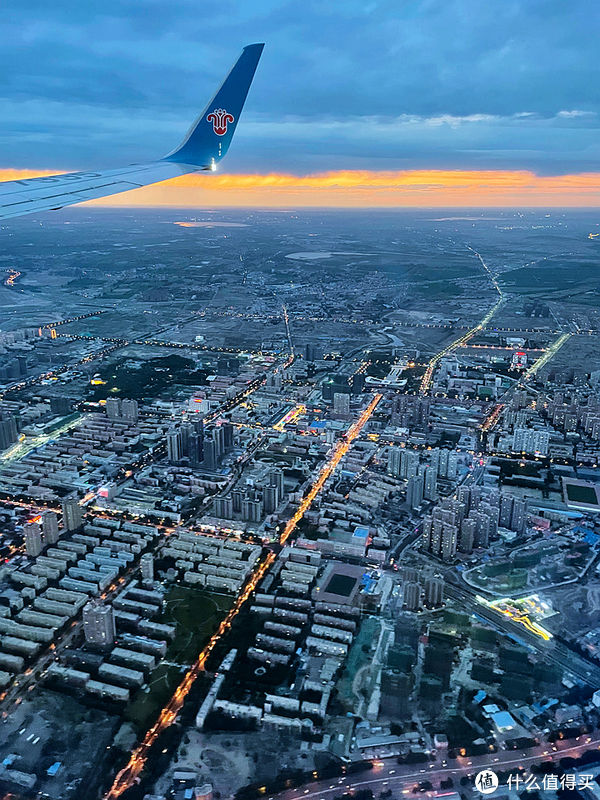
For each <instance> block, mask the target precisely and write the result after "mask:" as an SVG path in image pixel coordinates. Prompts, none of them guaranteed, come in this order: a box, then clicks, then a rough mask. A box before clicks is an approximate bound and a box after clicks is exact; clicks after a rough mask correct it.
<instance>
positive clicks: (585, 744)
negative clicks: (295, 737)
mask: <svg viewBox="0 0 600 800" xmlns="http://www.w3.org/2000/svg"><path fill="white" fill-rule="evenodd" d="M580 738H581V740H582V741H581V743H580V744H572V742H573V740H566V739H565V740H562V741H558V742H556V744H555V745H551V744H541V745H537V746H536V747H534V748H531V749H530V750H526V751H520V752H515V751H514V750H508V751H506V750H499V751H498V752H497V753H493V754H485V755H481V756H472V757H469V758H457V759H456V760H455V761H454V763H453V765H452V766H450V765H448V766H445V767H444V766H442V765H438V764H435V763H431V764H429V765H428V764H424V765H423V766H422V767H421V768H419V769H417V768H416V767H415V765H414V764H410V765H407V764H398V763H397V762H396V758H386V759H381V760H376V761H374V762H373V763H374V767H373V769H370V770H365V771H364V772H358V773H354V774H350V775H344V776H343V777H341V778H327V779H325V780H320V781H319V780H317V781H313V782H311V783H308V784H305V785H304V786H302V787H298V788H295V789H288V790H286V791H285V792H281V793H280V794H278V795H271V796H270V797H269V798H268V800H274V798H278V800H312V799H313V798H319V800H321V799H323V800H330V799H331V798H334V797H337V796H339V795H340V794H342V793H343V792H344V791H352V792H354V791H356V790H357V789H371V790H372V791H373V794H374V795H375V796H377V794H379V792H381V791H382V790H388V789H389V790H391V791H392V792H396V793H397V794H409V793H411V792H412V790H413V788H414V786H415V784H418V783H420V782H422V781H429V782H430V783H431V784H432V785H433V786H434V790H436V789H438V788H439V782H440V781H442V780H446V779H448V778H452V780H453V782H454V787H453V788H452V790H451V791H458V789H459V788H460V787H459V785H458V784H459V782H460V779H461V778H463V777H465V776H468V775H474V774H476V773H477V772H478V771H479V770H480V769H483V768H484V767H488V768H491V769H493V770H495V771H496V772H514V773H516V772H517V771H518V770H519V768H522V769H523V770H525V771H527V767H531V765H532V764H539V763H541V762H543V761H554V760H558V759H561V758H565V757H566V756H570V757H571V758H577V757H579V756H581V755H583V753H585V752H586V751H587V750H593V749H595V748H598V747H599V746H600V738H599V737H598V734H597V733H596V734H594V735H593V736H581V737H580ZM434 794H435V791H429V792H428V793H427V795H428V796H432V795H434Z"/></svg>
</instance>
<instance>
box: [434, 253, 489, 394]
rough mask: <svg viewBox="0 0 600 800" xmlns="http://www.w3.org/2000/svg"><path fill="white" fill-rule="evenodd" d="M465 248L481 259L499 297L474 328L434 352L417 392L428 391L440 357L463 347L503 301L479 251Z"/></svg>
mask: <svg viewBox="0 0 600 800" xmlns="http://www.w3.org/2000/svg"><path fill="white" fill-rule="evenodd" d="M467 249H468V250H470V251H471V252H472V253H474V254H475V255H476V256H477V258H478V259H479V260H480V261H481V266H482V267H483V268H484V270H485V271H486V272H487V274H488V276H489V278H490V280H491V282H492V284H493V286H494V289H495V290H496V291H497V292H498V295H499V297H498V300H497V302H496V303H494V305H493V306H492V307H491V308H490V310H489V311H488V312H487V314H486V315H485V316H484V318H483V319H482V320H481V322H479V324H478V325H475V327H474V328H470V329H469V330H468V331H467V332H466V333H464V334H463V335H462V336H460V337H459V338H458V339H456V340H455V341H454V342H451V343H450V344H449V345H448V346H447V347H445V348H444V349H443V350H440V352H439V353H436V355H434V356H433V358H432V359H431V361H430V362H429V364H428V366H427V369H426V370H425V373H424V375H423V377H422V378H421V386H420V387H419V392H420V393H421V394H426V393H427V392H428V391H429V388H430V387H431V381H432V378H433V373H434V371H435V368H436V366H437V365H438V364H439V362H440V361H441V359H442V358H443V357H444V356H446V355H448V354H449V353H452V352H453V351H454V350H456V349H457V348H459V347H464V346H465V345H466V344H467V342H468V341H470V340H471V339H472V338H473V337H474V336H475V335H476V334H478V333H479V332H480V331H481V330H483V328H485V326H486V325H487V324H488V322H489V321H490V320H491V319H492V317H493V316H494V314H495V313H496V311H497V310H498V309H499V308H500V306H501V305H502V304H503V303H504V295H503V294H502V289H501V288H500V284H499V283H498V281H497V280H496V278H495V277H494V275H493V273H492V271H491V270H490V268H489V267H488V265H487V264H486V263H485V261H484V260H483V258H482V257H481V256H480V255H479V253H478V252H477V251H476V250H473V248H472V247H468V248H467Z"/></svg>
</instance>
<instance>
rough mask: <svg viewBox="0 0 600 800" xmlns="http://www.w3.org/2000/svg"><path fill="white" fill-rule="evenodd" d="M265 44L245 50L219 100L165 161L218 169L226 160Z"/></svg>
mask: <svg viewBox="0 0 600 800" xmlns="http://www.w3.org/2000/svg"><path fill="white" fill-rule="evenodd" d="M263 47H264V44H249V45H247V46H246V47H244V49H243V50H242V54H241V56H240V57H239V58H238V60H237V61H236V62H235V64H234V65H233V67H232V68H231V71H230V72H229V74H228V75H227V77H226V78H225V80H224V81H223V83H222V84H221V86H220V88H219V89H218V91H217V93H216V94H215V96H214V97H213V98H212V100H211V101H210V102H209V103H208V105H207V106H206V108H205V109H204V111H203V112H202V114H200V116H199V117H198V119H197V120H196V121H195V122H194V124H193V125H192V127H191V128H190V130H189V132H188V134H187V136H186V137H185V139H184V140H183V142H182V143H181V144H180V145H179V147H177V148H176V149H175V150H173V151H172V152H171V153H169V154H168V155H166V156H165V157H164V158H163V161H175V162H177V163H179V164H193V165H196V166H198V167H201V168H204V169H214V167H215V165H216V164H217V163H218V162H219V161H220V160H221V159H222V158H223V156H224V155H225V153H226V152H227V150H228V149H229V145H230V144H231V140H232V138H233V134H234V132H235V129H236V126H237V124H238V121H239V118H240V114H241V113H242V108H243V107H244V102H245V100H246V96H247V95H248V90H249V89H250V84H251V83H252V79H253V77H254V73H255V72H256V67H257V66H258V61H259V59H260V56H261V53H262V51H263Z"/></svg>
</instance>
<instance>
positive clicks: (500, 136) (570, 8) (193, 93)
mask: <svg viewBox="0 0 600 800" xmlns="http://www.w3.org/2000/svg"><path fill="white" fill-rule="evenodd" d="M12 5H13V8H12V14H11V15H10V21H5V22H4V23H3V25H2V29H1V30H2V39H1V41H2V48H1V49H0V67H1V68H2V75H3V80H2V85H1V88H0V114H1V119H2V124H1V126H0V141H1V144H2V149H3V162H4V165H5V166H8V165H11V166H35V167H45V166H55V167H61V166H66V167H78V166H98V165H101V164H106V163H110V162H113V161H116V162H122V161H129V160H131V159H135V160H142V159H145V158H152V157H155V156H156V155H159V154H161V153H162V152H164V151H165V150H167V149H170V148H171V146H172V145H173V144H174V142H175V141H176V140H177V138H178V137H179V136H181V134H182V133H183V131H184V130H185V128H186V127H187V125H188V124H189V122H190V121H191V119H192V117H193V116H194V113H195V112H197V111H198V110H199V107H200V106H201V105H202V104H203V102H204V101H205V100H206V98H207V95H208V94H209V93H210V92H211V91H212V89H213V88H214V86H215V85H216V84H217V83H218V81H219V80H220V78H221V76H222V74H223V72H224V71H225V69H226V68H227V66H228V65H229V64H230V62H231V61H232V60H233V58H234V57H235V55H236V54H237V52H238V50H239V48H240V47H241V46H242V45H243V44H245V43H247V42H251V41H262V40H264V41H266V42H267V48H266V50H265V53H264V56H263V62H262V64H261V65H260V68H259V72H258V74H257V77H256V81H255V85H254V87H253V89H252V94H251V97H250V102H249V107H248V110H247V114H246V118H245V121H246V125H245V126H243V127H242V128H240V130H239V132H238V137H239V141H237V142H236V145H235V146H234V148H233V149H232V153H231V156H230V159H229V161H228V168H229V169H236V170H243V171H250V170H255V169H256V170H261V171H264V170H266V169H269V168H275V169H299V170H304V171H307V170H311V169H322V168H324V167H325V168H338V167H346V168H352V167H355V166H360V167H365V166H371V167H373V168H378V167H385V168H392V167H400V168H410V167H412V166H415V167H422V166H437V167H462V168H470V167H472V168H483V167H528V168H534V169H542V170H545V171H562V170H565V169H569V170H573V169H598V168H599V152H598V146H597V144H596V143H597V141H598V133H599V131H598V116H597V114H598V111H599V97H598V91H599V89H598V86H599V85H600V82H599V80H598V66H597V56H596V51H597V30H598V21H599V12H598V6H597V4H596V3H595V2H588V1H587V0H571V2H568V3H567V2H565V1H564V0H521V1H520V2H517V1H516V0H489V1H488V2H481V0H446V1H445V2H441V0H421V1H420V2H411V1H410V0H405V1H404V2H398V0H372V2H369V0H361V2H358V1H357V0H338V1H337V2H333V1H332V0H329V2H328V1H327V0H321V1H320V2H316V1H314V0H303V2H299V1H298V0H294V2H284V0H243V1H242V0H236V2H233V0H222V1H221V2H218V3H217V2H214V3H213V2H202V0H193V2H187V1H186V0H175V2H166V0H136V2H130V1H129V0H104V1H103V2H98V1H97V0H95V2H93V3H85V2H84V3H82V2H73V0H56V2H54V3H47V2H46V1H44V2H37V1H36V0H33V1H32V2H25V3H23V4H19V5H17V3H16V2H14V0H13V3H12Z"/></svg>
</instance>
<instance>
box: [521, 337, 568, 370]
mask: <svg viewBox="0 0 600 800" xmlns="http://www.w3.org/2000/svg"><path fill="white" fill-rule="evenodd" d="M571 336H572V334H571V333H563V334H562V335H561V336H559V337H558V339H556V341H554V342H553V343H552V344H551V345H550V347H549V348H548V349H547V350H546V352H545V353H544V355H543V356H542V357H541V358H538V360H537V361H536V362H535V363H534V364H532V365H531V367H529V369H528V370H527V372H526V373H525V374H524V375H523V380H527V378H530V377H531V376H532V375H535V373H536V372H537V371H538V370H539V369H540V368H541V367H543V366H544V364H547V363H548V361H550V359H551V358H553V357H554V356H555V355H556V353H558V351H559V350H560V348H561V347H562V346H563V344H565V342H567V341H568V340H569V339H570V338H571Z"/></svg>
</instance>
